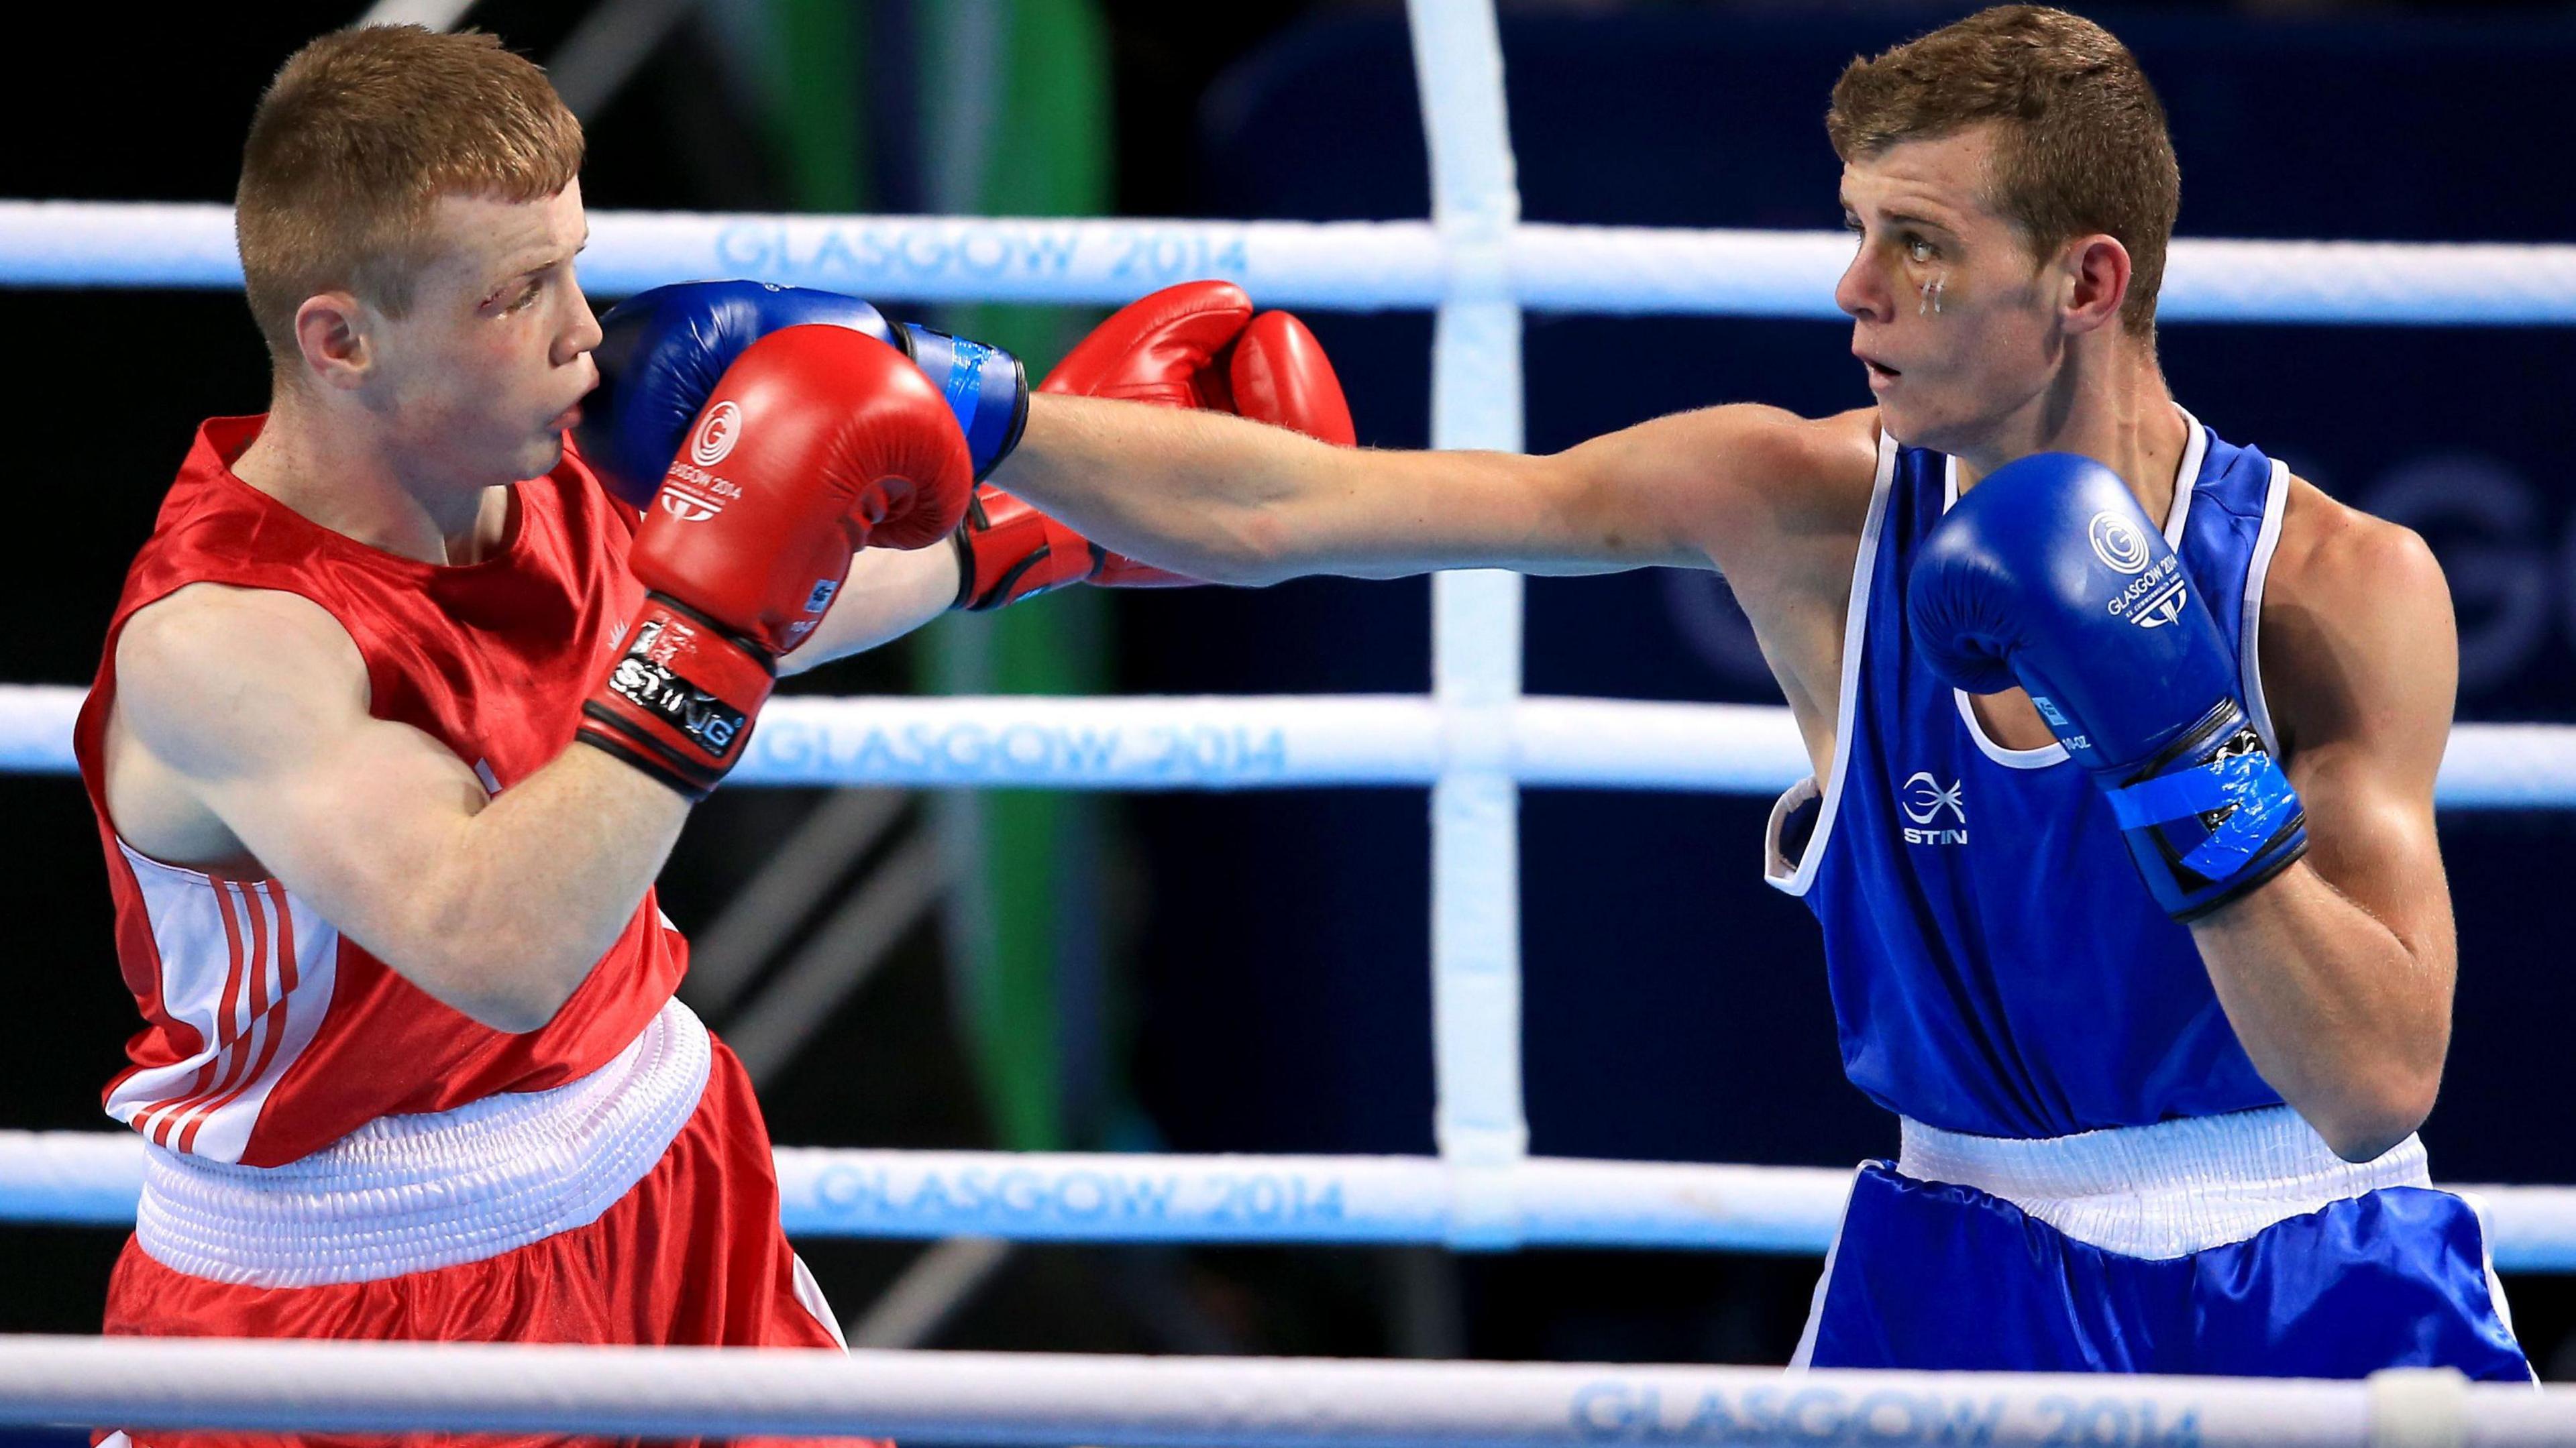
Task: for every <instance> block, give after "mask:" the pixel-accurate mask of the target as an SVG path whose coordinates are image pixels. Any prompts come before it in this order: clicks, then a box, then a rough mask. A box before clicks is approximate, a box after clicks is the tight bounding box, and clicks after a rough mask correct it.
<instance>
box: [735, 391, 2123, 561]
mask: <svg viewBox="0 0 2576 1448" xmlns="http://www.w3.org/2000/svg"><path fill="white" fill-rule="evenodd" d="M740 436H742V409H741V408H739V407H736V406H734V405H733V404H732V403H731V402H719V403H717V404H716V405H715V406H713V407H710V408H708V409H707V415H706V416H705V417H702V418H700V419H698V430H697V431H696V432H695V433H692V434H691V435H690V437H689V460H690V461H691V462H694V463H696V464H697V465H698V466H699V467H702V468H711V467H714V466H715V465H716V464H718V463H720V462H723V461H724V460H725V454H727V453H729V452H732V451H733V445H734V440H735V439H736V438H739V437H740ZM2097 546H2098V545H2097Z"/></svg>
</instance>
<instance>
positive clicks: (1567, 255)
mask: <svg viewBox="0 0 2576 1448" xmlns="http://www.w3.org/2000/svg"><path fill="white" fill-rule="evenodd" d="M590 227H591V233H590V235H591V240H590V249H589V250H588V251H585V252H583V253H582V257H581V277H582V285H583V286H585V287H587V288H589V289H590V290H591V291H593V292H595V293H597V294H599V295H601V296H624V295H628V294H630V293H633V292H639V291H642V290H644V289H646V288H647V287H656V286H660V285H662V284H663V283H665V282H670V281H679V280H684V279H686V278H690V277H719V276H722V277H756V278H759V279H760V280H763V281H773V282H787V283H792V284H794V285H797V286H811V287H828V288H830V289H832V290H835V291H846V292H855V293H858V294H861V295H865V296H873V297H878V298H892V299H902V300H907V301H919V302H950V301H993V302H1066V303H1086V304H1117V303H1123V302H1128V301H1133V300H1134V299H1135V298H1136V297H1138V296H1139V295H1141V294H1143V293H1145V292H1148V291H1151V290H1153V289H1154V288H1156V287H1160V286H1164V285H1167V284H1169V283H1172V282H1178V281H1188V280H1191V279H1194V278H1198V277H1211V276H1217V277H1227V278H1230V279H1232V280H1234V281H1238V282H1241V283H1242V284H1243V285H1244V286H1245V287H1246V288H1248V289H1250V290H1251V292H1252V294H1253V295H1254V296H1255V297H1256V298H1258V299H1259V300H1260V301H1261V302H1262V303H1263V304H1264V305H1266V306H1284V307H1304V308H1309V309H1322V310H1327V311H1384V310H1392V309H1414V310H1420V309H1424V308H1428V307H1432V306H1436V305H1437V304H1438V303H1439V302H1440V301H1441V300H1442V299H1443V298H1444V297H1445V296H1446V295H1447V289H1448V287H1449V285H1450V280H1449V277H1450V267H1449V266H1448V265H1447V264H1446V263H1444V261H1443V260H1442V253H1441V246H1440V233H1439V231H1438V229H1437V228H1436V227H1434V226H1433V225H1432V224H1431V223H1429V222H1422V221H1338V222H1296V221H1164V220H1151V219H1119V220H1075V219H1066V218H1057V217H1028V218H1014V217H955V216H809V215H784V214H781V215H762V214H750V213H694V212H692V213H683V212H650V211H593V212H591V213H590ZM1850 260H1851V238H1850V237H1848V236H1846V235H1844V234H1843V233H1841V232H1838V231H1748V230H1729V229H1686V228H1678V227H1674V228H1666V227H1634V226H1571V225H1564V224H1558V223H1550V222H1529V221H1524V222H1521V223H1519V224H1517V225H1516V226H1514V227H1512V228H1511V230H1510V232H1509V235H1508V236H1507V238H1506V239H1505V240H1504V242H1503V274H1502V277H1501V284H1502V285H1503V286H1504V287H1505V288H1507V290H1508V295H1510V296H1511V297H1512V298H1514V299H1516V300H1517V301H1518V302H1519V303H1520V304H1521V305H1522V306H1523V307H1526V308H1530V309H1532V310H1535V311H1546V312H1591V313H1606V314H1613V315H1623V314H1624V315H1635V314H1657V315H1705V316H1729V317H1790V318H1797V317H1804V318H1812V319H1818V320H1838V319H1840V317H1841V313H1840V312H1838V311H1836V310H1835V308H1834V303H1833V286H1834V281H1835V279H1836V278H1838V277H1840V276H1841V275H1842V271H1843V267H1844V266H1845V265H1846V264H1848V263H1849V262H1850ZM240 285H241V266H240V264H239V262H238V261H236V260H235V258H234V256H233V233H232V208H230V207H228V206H221V205H215V204H211V203H177V204H172V203H161V202H113V201H104V202H103V201H0V286H11V287H119V288H123V287H160V288H173V289H191V290H199V289H202V290H231V289H234V288H237V287H239V286H240ZM2156 316H2157V319H2158V320H2159V321H2163V322H2295V323H2299V324H2303V325H2326V326H2332V325H2346V324H2349V325H2364V324H2368V325H2440V326H2451V325H2477V326H2496V327H2513V326H2565V325H2569V324H2571V323H2576V245H2567V244H2519V243H2516V244H2505V243H2419V242H2369V241H2230V240H2213V239H2208V238H2199V237H2181V238H2177V239H2176V240H2175V241H2174V243H2173V249H2172V252H2171V254H2170V256H2169V258H2168V261H2167V264H2166V272H2165V282H2164V287H2163V290H2162V291H2161V292H2160V293H2159V294H2158V298H2157V303H2156Z"/></svg>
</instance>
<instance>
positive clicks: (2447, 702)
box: [2192, 495, 2459, 1161]
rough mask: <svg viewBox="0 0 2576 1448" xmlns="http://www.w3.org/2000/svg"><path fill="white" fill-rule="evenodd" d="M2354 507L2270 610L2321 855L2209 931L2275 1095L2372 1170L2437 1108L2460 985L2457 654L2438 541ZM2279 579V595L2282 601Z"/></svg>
mask: <svg viewBox="0 0 2576 1448" xmlns="http://www.w3.org/2000/svg"><path fill="white" fill-rule="evenodd" d="M2309 501H2310V502H2311V505H2312V506H2316V505H2322V506H2324V507H2328V508H2335V509H2336V510H2337V514H2338V519H2337V522H2336V523H2335V524H2333V525H2330V526H2333V527H2335V528H2337V529H2338V530H2339V536H2335V537H2330V538H2329V539H2328V540H2327V541H2326V542H2325V543H2324V544H2322V545H2321V546H2320V548H2319V549H2318V550H2316V556H2315V557H2314V559H2313V560H2311V561H2309V562H2307V563H2306V564H2304V565H2303V566H2302V567H2301V568H2300V570H2299V573H2300V577H2299V579H2298V587H2297V589H2296V592H2295V593H2293V594H2291V595H2290V596H2288V597H2282V598H2280V601H2278V602H2276V603H2273V604H2271V605H2270V606H2267V607H2266V609H2265V611H2264V619H2263V629H2262V641H2263V646H2264V657H2265V658H2266V660H2267V661H2272V667H2270V668H2268V669H2267V670H2266V674H2267V676H2268V677H2269V679H2270V680H2271V683H2270V686H2269V688H2268V690H2267V692H2268V693H2269V694H2270V696H2271V698H2272V700H2273V703H2274V715H2275V717H2276V718H2277V719H2278V720H2279V721H2280V724H2281V727H2282V730H2283V732H2284V734H2285V735H2286V736H2287V737H2286V738H2285V740H2284V742H2285V744H2286V745H2287V746H2288V747H2289V748H2290V750H2291V754H2290V760H2289V765H2288V771H2289V775H2290V780H2291V783H2292V784H2293V785H2295V786H2296V787H2297V789H2298V791H2299V796H2300V799H2301V800H2302V802H2303V803H2304V805H2305V807H2306V810H2307V820H2308V838H2309V842H2310V843H2309V849H2308V855H2307V858H2306V859H2304V860H2302V861H2300V862H2299V863H2297V864H2294V865H2292V866H2291V867H2290V868H2289V869H2288V870H2286V871H2284V872H2282V874H2281V875H2280V877H2279V878H2277V879H2275V880H2273V881H2272V882H2271V883H2270V884H2268V885H2266V886H2264V887H2263V888H2262V889H2259V890H2256V891H2255V892H2253V893H2252V894H2250V895H2248V896H2246V897H2245V898H2243V899H2241V900H2239V901H2236V902H2235V903H2233V904H2230V905H2228V906H2226V907H2224V908H2222V909H2220V910H2218V911H2216V912H2214V913H2213V914H2211V915H2210V916H2208V917H2207V918H2206V919H2204V920H2202V921H2199V922H2197V923H2195V924H2194V925H2193V927H2192V934H2193V936H2194V938H2195V939H2196V940H2197V942H2198V943H2199V946H2200V953H2201V956H2202V958H2203V960H2204V961H2206V962H2207V964H2208V967H2209V973H2210V978H2211V980H2212V982H2213V983H2214V984H2215V985H2216V986H2217V990H2218V998H2219V1002H2220V1004H2221V1005H2222V1006H2224V1007H2225V1009H2226V1011H2227V1016H2228V1020H2229V1022H2230V1023H2231V1024H2232V1025H2234V1027H2235V1028H2236V1034H2237V1037H2238V1039H2240V1040H2241V1041H2243V1042H2244V1044H2245V1049H2246V1053H2247V1054H2248V1055H2250V1056H2251V1057H2252V1058H2253V1061H2254V1065H2255V1068H2256V1069H2257V1070H2259V1071H2261V1072H2262V1074H2263V1079H2264V1080H2266V1081H2268V1082H2269V1083H2271V1085H2272V1087H2273V1088H2274V1089H2275V1090H2277V1091H2279V1092H2280V1093H2281V1096H2282V1099H2283V1100H2286V1101H2287V1102H2289V1103H2290V1105H2291V1106H2293V1107H2295V1108H2297V1110H2298V1111H2299V1113H2300V1114H2301V1115H2302V1116H2305V1117H2306V1118H2307V1119H2308V1122H2309V1124H2310V1125H2313V1126H2314V1127H2316V1128H2317V1131H2318V1133H2319V1134H2320V1135H2322V1136H2324V1137H2325V1139H2326V1142H2327V1144H2328V1145H2329V1146H2331V1147H2333V1148H2334V1150H2335V1151H2336V1152H2337V1153H2338V1154H2340V1155H2342V1156H2343V1157H2345V1158H2346V1159H2348V1160H2352V1161H2367V1160H2369V1159H2371V1158H2372V1157H2375V1156H2377V1155H2379V1154H2380V1153H2381V1152H2384V1151H2386V1150H2387V1149H2388V1148H2390V1147H2391V1146H2394V1145H2396V1144H2397V1143H2398V1142H2400V1141H2402V1140H2404V1139H2405V1138H2406V1136H2407V1134H2408V1133H2410V1132H2412V1131H2413V1130H2415V1128H2416V1127H2417V1126H2419V1125H2420V1124H2422V1122H2423V1120H2424V1118H2425V1117H2426V1116H2427V1115H2428V1114H2430V1113H2431V1111H2432V1109H2433V1099H2434V1096H2435V1094H2436V1092H2437V1091H2438V1090H2439V1089H2440V1086H2441V1079H2442V1062H2443V1058H2444V1056H2445V1055H2446V1054H2447V1053H2448V1051H2449V1049H2450V1034H2451V990H2452V984H2453V981H2454V979H2455V977H2456V974H2457V969H2458V952H2457V941H2456V939H2455V936H2454V933H2453V927H2452V918H2451V898H2450V888H2449V886H2448V884H2447V883H2446V882H2445V880H2444V879H2443V874H2442V855H2441V849H2440V846H2439V844H2438V843H2437V841H2436V839H2435V836H2434V826H2433V777H2434V774H2435V772H2436V771H2437V770H2438V769H2439V768H2440V766H2441V761H2442V749H2443V745H2444V743H2445V742H2446V741H2447V739H2448V737H2449V734H2450V725H2451V701H2452V695H2453V692H2454V689H2455V687H2456V685H2457V682H2458V674H2459V646H2458V639H2457V636H2456V634H2455V632H2454V629H2453V625H2452V618H2451V604H2450V592H2449V589H2448V588H2447V587H2446V586H2445V585H2444V583H2443V580H2442V574H2441V567H2440V565H2439V564H2438V563H2436V562H2435V561H2434V559H2433V556H2432V553H2431V551H2430V550H2429V549H2427V548H2425V546H2424V545H2423V542H2422V541H2421V540H2420V539H2418V538H2416V537H2415V535H2413V534H2412V533H2408V532H2406V531H2405V530H2403V529H2400V528H2396V527H2394V526H2393V525H2390V524H2386V523H2381V522H2378V521H2377V520H2375V519H2368V518H2363V517H2361V516H2360V515H2357V514H2346V513H2344V512H2343V510H2341V509H2340V507H2339V505H2335V504H2332V503H2330V502H2326V501H2325V500H2324V499H2323V498H2322V496H2321V495H2320V496H2317V497H2315V498H2313V499H2311V500H2309ZM2281 582H2283V580H2281V579H2280V578H2279V576H2278V569H2277V565H2276V571H2275V580H2274V584H2273V588H2274V590H2275V591H2276V597H2278V596H2279V591H2280V584H2281Z"/></svg>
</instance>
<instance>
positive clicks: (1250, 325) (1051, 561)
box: [956, 281, 1358, 609]
mask: <svg viewBox="0 0 2576 1448" xmlns="http://www.w3.org/2000/svg"><path fill="white" fill-rule="evenodd" d="M1038 390H1039V391H1040V392H1056V393H1070V394H1074V395H1077V396H1083V397H1115V398H1121V399H1124V400H1127V401H1132V402H1151V403H1159V404H1162V405H1164V406H1167V407H1188V408H1197V409H1201V410H1205V411H1212V412H1231V413H1235V414H1237V415H1238V416H1242V417H1246V418H1250V419H1251V420H1253V421H1255V422H1264V423H1269V424H1271V425H1273V426H1276V427H1286V428H1291V429H1294V430H1295V431H1298V432H1302V433H1305V434H1306V435H1307V436H1309V437H1313V438H1318V439H1321V440H1322V441H1324V442H1328V443H1333V444H1335V445H1337V446H1340V447H1349V446H1352V445H1353V444H1354V443H1356V442H1357V441H1358V438H1357V435H1356V434H1355V432H1354V431H1353V429H1352V427H1351V409H1350V403H1349V401H1348V400H1347V399H1346V398H1344V397H1343V395H1342V384H1341V379H1340V378H1338V377H1336V376H1335V375H1334V374H1333V364H1332V363H1331V362H1330V361H1329V360H1328V359H1326V357H1325V356H1324V349H1323V346H1322V344H1321V343H1319V342H1317V341H1316V340H1315V334H1314V333H1312V332H1310V331H1308V330H1306V324H1305V323H1303V322H1301V321H1299V320H1297V318H1296V317H1294V316H1292V315H1290V314H1289V313H1286V312H1264V313H1261V314H1260V315H1259V316H1255V315H1253V310H1252V299H1251V298H1250V297H1248V296H1246V295H1244V291H1243V288H1241V287H1238V286H1236V285H1235V284H1233V283H1232V282H1216V281H1205V282H1183V283H1181V284H1180V285H1178V286H1172V287H1165V288H1164V289H1163V290H1161V291H1159V292H1156V293H1154V294H1153V295H1151V296H1148V297H1144V298H1142V299H1140V300H1138V301H1135V302H1131V303H1129V304H1128V305H1127V306H1125V307H1123V308H1121V309H1120V310H1119V311H1118V313H1117V314H1116V315H1114V316H1112V317H1111V318H1110V319H1109V320H1108V321H1106V322H1103V323H1101V324H1100V326H1099V327H1098V328H1097V329H1095V330H1094V331H1093V332H1092V333H1091V335H1090V336H1088V337H1085V338H1083V339H1082V341H1081V342H1080V343H1079V344H1077V345H1076V346H1075V347H1074V349H1073V350H1072V351H1071V352H1068V353H1066V354H1065V358H1064V360H1063V361H1061V362H1058V363H1057V364H1056V365H1055V370H1054V371H1052V372H1049V373H1048V374H1047V377H1046V381H1045V382H1043V383H1041V384H1039V386H1038ZM957 562H958V570H957V571H958V589H957V605H956V606H957V607H959V608H967V609H989V608H1000V607H1002V606H1003V605H1005V604H1011V603H1017V602H1019V601H1020V600H1021V599H1024V598H1034V597H1036V596H1037V595H1038V594H1041V593H1046V592H1050V591H1052V590H1054V589H1058V588H1062V587H1064V586H1065V585H1067V584H1072V583H1085V582H1088V583H1093V584H1097V585H1099V586H1101V587H1104V588H1170V587H1177V586H1180V585H1184V584H1194V583H1197V582H1198V581H1199V580H1197V579H1195V578H1187V577H1183V576H1182V575H1180V574H1177V573H1173V572H1170V571H1168V570H1166V569H1161V568H1156V567H1154V566H1153V565H1152V564H1150V563H1139V562H1137V561H1136V560H1135V559H1133V558H1129V557H1127V556H1126V555H1124V554H1120V553H1112V552H1110V551H1109V550H1108V549H1106V548H1103V547H1101V546H1100V545H1099V544H1097V543H1094V542H1092V541H1091V540H1089V539H1087V538H1085V537H1083V536H1082V535H1081V534H1079V533H1076V532H1075V531H1073V529H1071V528H1069V527H1066V526H1065V525H1064V524H1063V523H1060V522H1058V521H1057V520H1055V519H1053V518H1050V517H1048V516H1047V515H1046V514H1044V513H1041V512H1039V511H1038V510H1037V509H1035V508H1033V507H1031V506H1029V505H1028V504H1027V503H1025V502H1023V501H1021V500H1020V499H1019V498H1016V497H1014V496H1012V495H1011V494H1009V493H1006V492H1004V491H1003V490H1001V489H1000V488H996V487H993V486H991V485H990V484H986V485H984V486H981V487H978V488H977V489H976V490H975V501H974V505H973V506H972V507H971V508H970V509H968V511H967V515H966V523H965V526H964V527H962V528H960V529H959V530H958V532H957Z"/></svg>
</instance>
